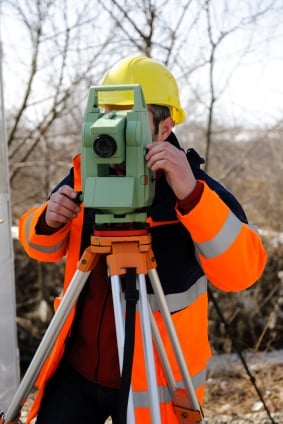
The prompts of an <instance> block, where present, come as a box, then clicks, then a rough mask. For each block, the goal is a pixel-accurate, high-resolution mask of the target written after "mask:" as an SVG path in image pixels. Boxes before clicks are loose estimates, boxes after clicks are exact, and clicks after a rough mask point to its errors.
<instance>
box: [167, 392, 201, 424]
mask: <svg viewBox="0 0 283 424" xmlns="http://www.w3.org/2000/svg"><path fill="white" fill-rule="evenodd" d="M189 404H190V402H189V399H188V395H187V392H186V390H185V389H176V390H175V393H174V409H175V412H176V415H177V417H178V420H179V422H180V424H194V423H200V422H202V421H203V413H202V410H201V407H200V409H199V410H196V409H192V408H191V407H189V406H188V405H189Z"/></svg>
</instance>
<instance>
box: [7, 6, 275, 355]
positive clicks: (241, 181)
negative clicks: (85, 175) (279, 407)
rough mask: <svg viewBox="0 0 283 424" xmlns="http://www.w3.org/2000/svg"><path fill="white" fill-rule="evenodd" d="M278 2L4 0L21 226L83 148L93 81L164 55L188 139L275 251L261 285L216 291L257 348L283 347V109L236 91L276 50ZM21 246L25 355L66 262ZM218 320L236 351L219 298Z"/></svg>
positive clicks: (235, 325) (13, 170) (220, 334)
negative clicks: (252, 106) (129, 63)
mask: <svg viewBox="0 0 283 424" xmlns="http://www.w3.org/2000/svg"><path fill="white" fill-rule="evenodd" d="M280 3H281V2H280V1H275V0H264V1H260V2H258V1H255V0H246V1H241V0H238V1H229V2H228V1H225V0H223V1H222V2H219V1H217V0H206V1H204V0H203V1H201V0H199V1H198V0H186V1H185V0H179V1H177V2H176V1H171V0H169V1H161V0H160V1H158V0H155V1H154V0H142V1H135V0H131V1H127V0H124V1H116V0H105V1H102V0H101V1H100V0H97V1H96V2H95V7H94V3H93V2H89V1H81V2H79V3H78V2H74V1H72V0H64V1H62V0H60V1H59V0H58V1H57V0H37V1H35V0H6V1H5V2H4V3H3V7H2V14H3V19H2V21H3V22H4V29H5V34H4V41H5V42H4V48H5V46H7V47H6V49H5V50H4V51H5V55H4V77H5V78H6V79H7V80H9V81H11V80H12V81H13V84H10V85H9V84H7V86H8V87H9V92H5V94H6V99H5V103H6V108H7V111H6V118H7V132H8V137H7V138H8V146H9V165H10V184H11V196H12V215H13V224H14V225H17V222H18V219H19V217H20V215H21V214H22V213H23V212H24V211H26V210H27V209H28V208H30V207H32V206H34V205H35V204H40V203H42V202H43V201H45V199H46V197H47V196H48V194H49V192H50V190H51V189H52V188H53V186H54V185H55V184H56V183H57V182H58V181H59V180H60V179H61V178H62V177H63V176H64V175H65V174H66V173H67V172H68V170H69V168H70V163H71V158H72V156H74V155H75V154H76V153H78V151H79V150H80V132H81V125H82V119H83V111H84V107H85V104H86V98H87V92H88V88H89V86H90V85H96V84H99V82H100V81H101V77H102V75H103V74H104V72H105V71H106V70H107V69H108V68H109V67H110V66H111V65H112V64H113V63H115V62H116V61H117V60H118V59H120V58H121V57H124V56H126V55H129V54H135V53H141V54H146V55H148V56H151V57H153V58H156V59H158V60H160V61H162V62H163V63H165V64H166V65H167V66H168V67H169V68H170V69H172V72H173V73H174V74H175V76H176V78H177V79H178V81H179V84H180V87H181V98H182V103H183V104H184V106H185V108H186V109H187V111H188V118H189V119H188V120H187V122H186V123H185V124H183V125H182V126H181V127H180V128H179V127H177V128H176V132H177V135H178V137H179V138H180V140H181V142H182V145H183V147H184V148H185V149H186V148H187V147H194V148H196V149H197V150H198V151H199V152H200V154H201V155H203V157H205V158H206V164H205V168H206V169H207V170H208V172H209V173H210V174H211V175H212V176H213V177H215V178H217V179H218V180H220V181H221V182H222V183H223V184H224V185H225V186H226V187H227V188H229V189H230V190H231V191H232V192H233V193H234V194H235V195H236V196H237V197H238V199H239V200H240V202H241V203H242V205H243V206H244V208H245V210H246V212H247V215H248V217H249V220H250V222H251V223H253V224H256V225H257V226H258V227H259V228H260V230H261V231H262V235H263V238H264V242H265V244H266V247H267V249H268V252H269V260H268V264H267V267H266V270H265V272H264V274H263V276H262V278H261V279H260V281H259V282H258V283H257V284H256V285H255V286H254V287H252V288H250V289H249V290H246V291H245V292H241V293H237V294H224V293H220V292H218V291H216V290H214V289H213V293H214V296H215V298H216V299H217V301H218V302H219V305H220V307H221V310H222V311H223V314H224V316H225V318H226V319H227V321H228V323H229V324H230V327H231V330H232V334H233V337H235V339H236V340H237V342H238V343H239V345H240V347H241V348H242V349H244V350H252V351H257V350H265V351H267V350H272V349H278V348H282V347H283V340H282V324H283V312H282V305H283V277H282V273H283V264H282V261H283V256H282V253H283V252H282V249H283V247H282V241H281V243H280V233H282V231H283V221H282V211H283V185H282V180H283V178H282V177H283V148H282V140H281V138H282V114H281V112H282V110H278V113H277V112H276V113H275V112H274V111H273V112H270V114H269V115H268V116H262V114H260V113H256V112H254V115H253V114H252V112H251V111H249V110H248V109H247V110H246V111H245V110H244V106H243V105H242V106H240V105H237V104H236V103H235V102H234V99H233V97H229V96H227V93H228V92H231V91H229V90H230V88H231V86H232V85H233V78H234V76H235V74H236V72H237V70H238V69H239V67H240V66H242V65H245V64H246V65H248V64H253V63H254V62H255V61H256V62H260V61H264V60H266V52H267V51H270V50H271V46H272V43H275V42H276V37H277V35H276V34H277V30H278V28H280V26H279V24H280V22H282V9H283V6H282V5H281V4H280ZM15 31H17V34H18V37H16V41H15V37H14V38H13V37H12V32H15ZM269 46H270V49H268V48H267V47H269ZM259 89H260V87H259ZM239 116H241V118H239ZM243 116H245V117H246V118H247V119H243ZM14 248H15V265H16V266H15V269H16V294H17V323H18V334H19V344H20V351H21V360H22V363H24V362H28V361H29V360H30V358H31V356H32V354H33V352H34V351H35V349H36V346H37V344H38V343H39V341H40V340H41V337H42V334H43V333H44V331H45V328H46V326H47V325H48V323H49V320H50V317H51V315H52V307H51V305H52V301H53V298H54V296H55V295H57V294H58V293H59V292H60V290H61V285H62V273H63V264H55V265H54V264H42V263H38V262H35V261H33V260H31V259H29V258H28V257H27V256H26V255H25V253H24V252H23V249H22V247H21V246H20V245H19V243H18V241H15V242H14ZM210 327H211V328H210V330H211V331H210V337H211V341H212V345H213V348H214V350H215V351H216V352H230V351H232V350H233V347H232V343H231V338H230V337H227V335H226V333H225V329H224V325H223V322H222V320H221V319H220V318H219V316H218V314H217V312H216V310H215V308H214V306H213V304H212V303H211V304H210Z"/></svg>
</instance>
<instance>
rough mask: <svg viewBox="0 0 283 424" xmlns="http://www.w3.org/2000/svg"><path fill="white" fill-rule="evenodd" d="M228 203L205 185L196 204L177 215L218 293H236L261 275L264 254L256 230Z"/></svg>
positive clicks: (265, 257) (178, 212)
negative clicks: (186, 212) (219, 290)
mask: <svg viewBox="0 0 283 424" xmlns="http://www.w3.org/2000/svg"><path fill="white" fill-rule="evenodd" d="M227 203H228V202H227V201H226V202H225V201H224V200H222V198H221V197H220V196H219V194H218V193H216V191H215V190H213V189H211V188H210V187H209V185H208V184H207V183H206V182H204V190H203V194H202V196H201V199H200V201H199V202H198V204H197V205H196V206H195V207H194V208H193V209H192V210H191V211H190V212H189V213H188V214H184V215H182V214H181V213H180V211H178V210H177V215H178V219H179V220H180V221H181V222H182V223H183V225H184V226H185V227H186V228H187V229H188V231H189V232H190V234H191V237H192V239H193V241H194V243H195V247H196V254H197V257H198V260H199V262H200V264H201V266H202V268H203V271H204V273H205V274H206V275H207V278H208V280H209V281H210V282H211V283H212V284H213V285H214V286H215V287H217V288H219V289H221V290H224V291H239V290H242V289H245V288H247V287H249V286H251V285H252V284H254V283H255V282H256V280H257V279H258V278H259V277H260V276H261V274H262V272H263V270H264V267H265V264H266V260H267V253H266V251H265V248H264V246H263V244H262V241H261V238H260V237H259V235H258V232H257V230H256V228H255V227H253V226H251V225H249V224H248V222H247V220H246V217H245V215H242V213H239V211H235V212H234V211H233V208H231V207H230V205H228V204H227ZM241 212H242V211H241ZM241 215H242V216H241Z"/></svg>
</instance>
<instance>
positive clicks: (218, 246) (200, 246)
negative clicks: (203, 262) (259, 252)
mask: <svg viewBox="0 0 283 424" xmlns="http://www.w3.org/2000/svg"><path fill="white" fill-rule="evenodd" d="M242 225H245V224H243V223H242V222H241V221H240V220H239V218H237V217H236V216H235V215H234V214H233V212H231V211H230V213H229V215H228V217H227V219H226V221H225V223H224V225H223V227H222V228H221V230H220V231H219V232H218V234H217V235H216V236H215V237H213V239H211V240H209V241H206V242H203V243H196V244H195V245H196V250H197V252H199V253H200V254H201V255H202V256H204V257H205V258H214V257H216V256H219V255H221V254H222V253H223V252H225V250H227V249H228V247H230V246H231V245H232V244H233V242H234V241H235V240H236V238H237V237H238V235H239V233H240V231H241V228H242Z"/></svg>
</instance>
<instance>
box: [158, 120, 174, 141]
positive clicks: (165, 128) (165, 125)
mask: <svg viewBox="0 0 283 424" xmlns="http://www.w3.org/2000/svg"><path fill="white" fill-rule="evenodd" d="M173 128H174V121H173V119H172V118H171V116H168V117H167V118H165V119H164V120H163V121H161V122H160V124H159V134H160V138H161V140H162V141H164V140H166V139H167V138H168V137H169V135H170V134H171V132H172V129H173Z"/></svg>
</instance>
